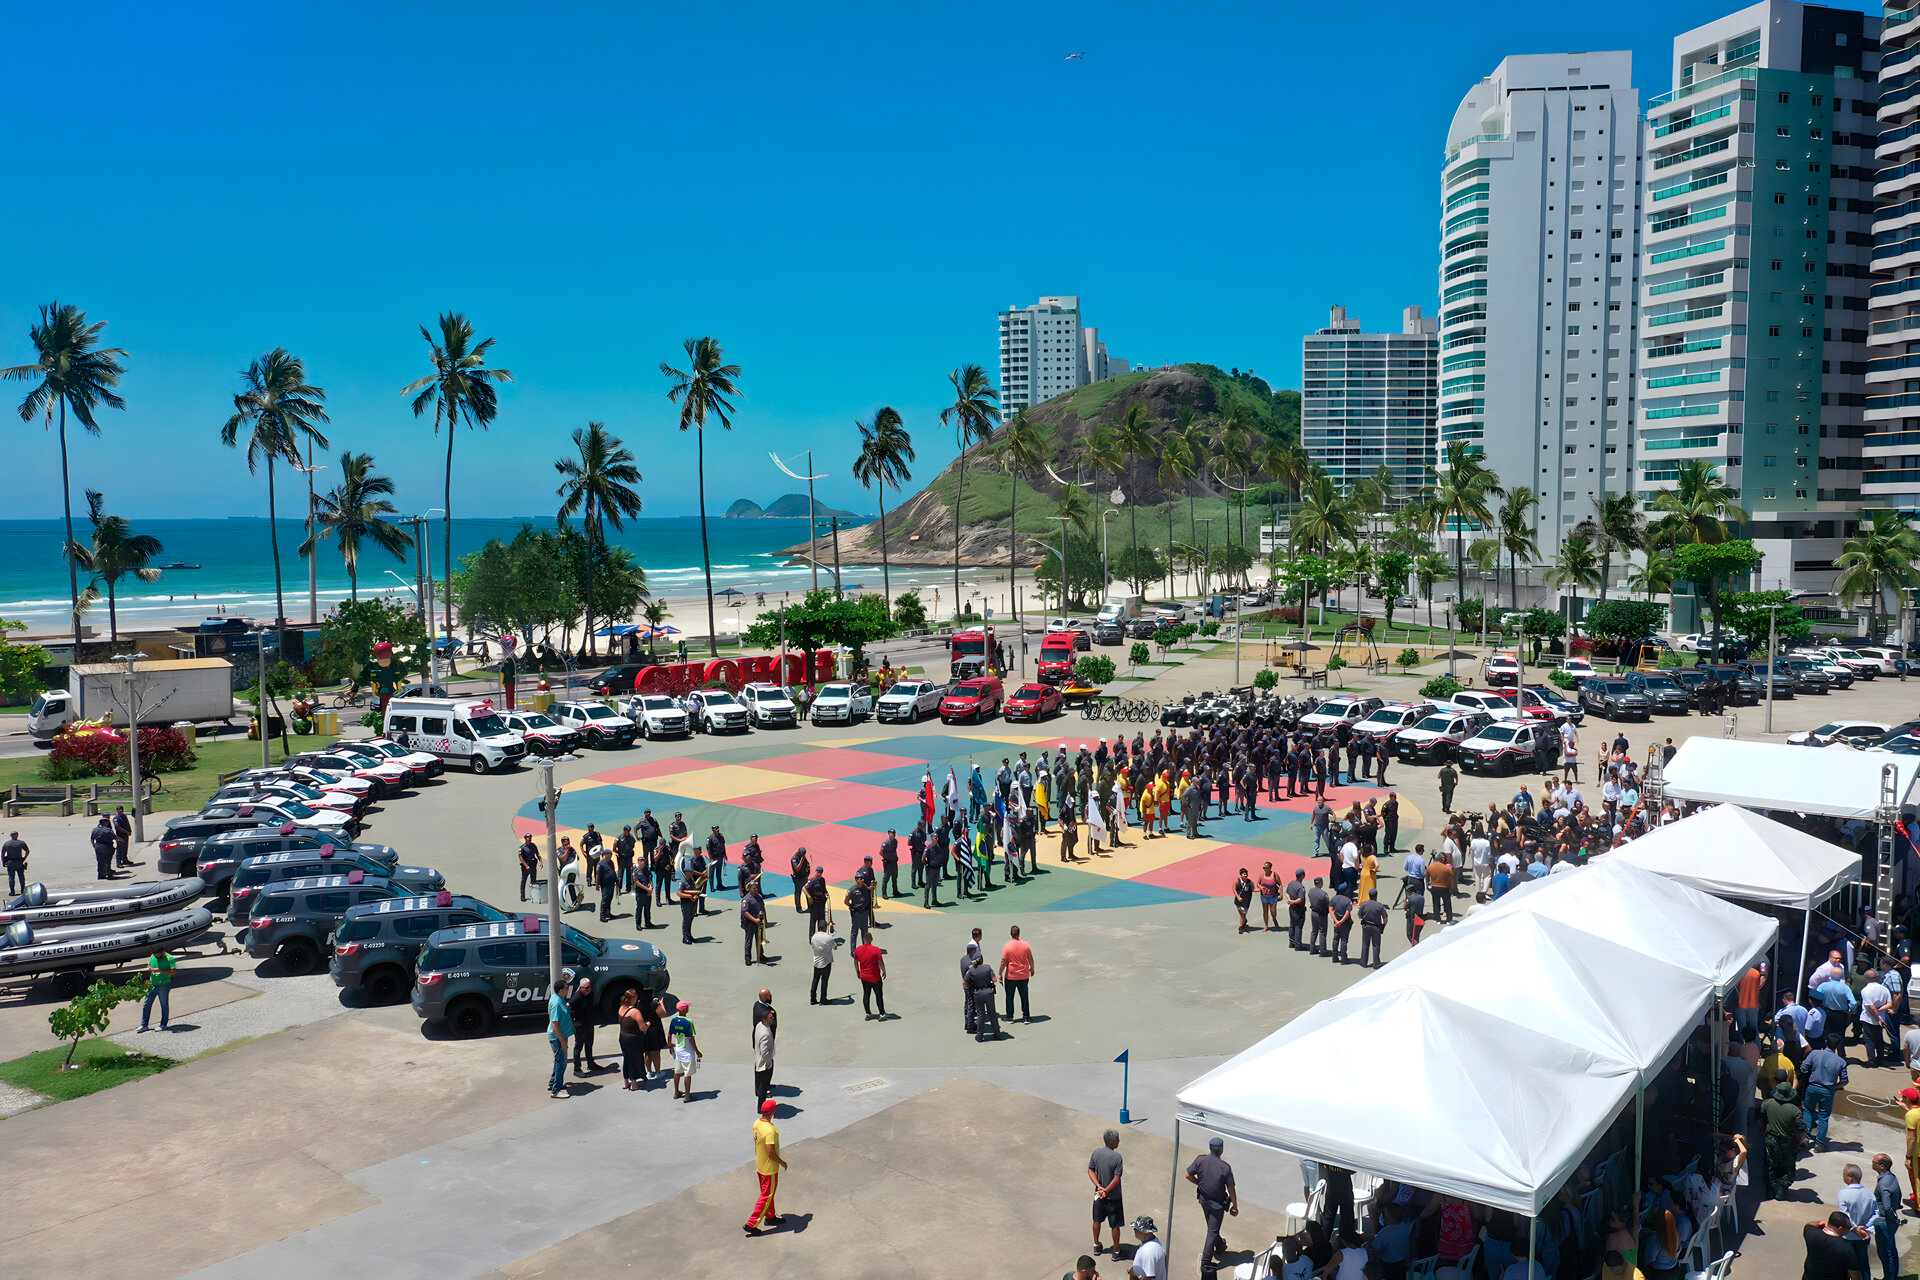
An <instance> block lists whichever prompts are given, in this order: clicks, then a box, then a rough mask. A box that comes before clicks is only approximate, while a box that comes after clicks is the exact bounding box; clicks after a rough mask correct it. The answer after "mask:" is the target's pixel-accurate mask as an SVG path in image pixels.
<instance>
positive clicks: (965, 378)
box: [940, 364, 1019, 618]
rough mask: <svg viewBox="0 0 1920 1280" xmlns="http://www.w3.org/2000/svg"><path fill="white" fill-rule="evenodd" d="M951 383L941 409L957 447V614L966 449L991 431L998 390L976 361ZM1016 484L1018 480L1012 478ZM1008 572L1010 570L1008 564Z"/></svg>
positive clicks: (997, 412)
mask: <svg viewBox="0 0 1920 1280" xmlns="http://www.w3.org/2000/svg"><path fill="white" fill-rule="evenodd" d="M947 381H948V382H950V383H952V384H953V403H952V404H950V405H948V406H947V407H946V408H944V409H942V410H941V411H940V422H941V425H943V426H948V427H952V428H953V439H954V443H956V444H957V445H959V446H960V482H959V485H958V487H957V488H955V489H954V492H953V616H954V617H955V618H958V617H959V616H960V503H961V502H962V501H963V500H964V499H965V498H966V496H967V450H969V449H971V448H973V446H974V445H976V444H979V443H980V442H981V441H982V440H985V439H986V438H987V437H988V436H990V435H992V434H993V428H994V426H995V425H996V424H997V423H998V422H999V421H1000V408H999V406H998V404H997V403H996V402H997V401H998V400H999V399H1000V393H999V392H998V391H995V390H994V389H993V388H992V387H991V386H989V385H988V384H987V371H986V370H985V369H982V368H981V367H980V366H979V365H977V364H969V365H962V366H961V367H960V368H958V369H955V370H954V371H953V372H952V373H949V374H948V375H947ZM1015 483H1016V484H1018V483H1019V482H1018V481H1015ZM1007 572H1008V573H1009V574H1012V573H1013V569H1012V568H1011V567H1009V568H1008V570H1007Z"/></svg>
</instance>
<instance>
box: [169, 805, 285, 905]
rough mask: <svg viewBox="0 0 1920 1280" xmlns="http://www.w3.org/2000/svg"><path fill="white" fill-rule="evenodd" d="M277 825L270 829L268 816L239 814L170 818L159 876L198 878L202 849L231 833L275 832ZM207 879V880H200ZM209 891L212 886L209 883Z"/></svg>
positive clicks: (189, 815) (199, 814)
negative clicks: (213, 840)
mask: <svg viewBox="0 0 1920 1280" xmlns="http://www.w3.org/2000/svg"><path fill="white" fill-rule="evenodd" d="M277 829H278V824H274V825H272V826H269V825H268V822H267V818H266V815H265V814H253V813H250V814H248V815H247V816H246V817H244V818H243V817H240V816H239V815H238V814H232V813H229V814H220V815H217V816H216V815H213V814H206V813H190V814H188V815H187V816H186V817H184V818H170V819H168V820H167V829H166V830H165V831H164V832H162V833H161V836H160V862H159V868H160V874H161V875H163V876H190V875H196V874H198V873H197V872H196V871H195V870H194V864H195V862H196V861H197V860H198V859H199V857H200V850H201V848H202V847H203V846H204V845H205V844H206V843H207V841H209V840H211V839H212V838H213V837H215V836H217V835H221V834H223V833H225V832H228V831H273V830H277ZM201 878H202V879H205V877H204V876H203V877H201ZM207 888H209V889H212V888H213V884H212V882H211V881H209V882H208V884H207Z"/></svg>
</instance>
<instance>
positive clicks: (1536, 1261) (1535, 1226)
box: [1527, 1218, 1540, 1280]
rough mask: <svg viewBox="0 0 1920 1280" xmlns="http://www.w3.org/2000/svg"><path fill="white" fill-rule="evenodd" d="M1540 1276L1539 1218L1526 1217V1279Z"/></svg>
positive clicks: (1537, 1279) (1536, 1279)
mask: <svg viewBox="0 0 1920 1280" xmlns="http://www.w3.org/2000/svg"><path fill="white" fill-rule="evenodd" d="M1539 1277H1540V1219H1538V1218H1529V1219H1527V1280H1539Z"/></svg>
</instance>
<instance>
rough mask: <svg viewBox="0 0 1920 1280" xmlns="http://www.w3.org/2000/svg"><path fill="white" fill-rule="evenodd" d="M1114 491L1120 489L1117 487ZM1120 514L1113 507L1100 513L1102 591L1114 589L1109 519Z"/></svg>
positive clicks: (1116, 491)
mask: <svg viewBox="0 0 1920 1280" xmlns="http://www.w3.org/2000/svg"><path fill="white" fill-rule="evenodd" d="M1114 492H1115V493H1118V492H1120V491H1119V490H1118V489H1115V490H1114ZM1119 514H1120V513H1119V512H1118V511H1115V510H1114V509H1113V508H1112V507H1108V508H1107V509H1106V510H1105V511H1102V512H1101V513H1100V589H1101V590H1102V591H1112V590H1113V569H1112V568H1111V567H1109V563H1108V559H1107V528H1108V526H1107V521H1109V520H1111V519H1113V518H1114V517H1115V516H1117V515H1119Z"/></svg>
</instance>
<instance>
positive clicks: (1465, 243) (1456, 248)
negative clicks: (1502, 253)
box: [1441, 236, 1487, 258]
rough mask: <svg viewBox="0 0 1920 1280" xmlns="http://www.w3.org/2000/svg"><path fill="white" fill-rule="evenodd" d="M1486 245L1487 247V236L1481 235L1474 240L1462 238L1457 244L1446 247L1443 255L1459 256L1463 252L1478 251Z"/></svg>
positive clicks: (1449, 256)
mask: <svg viewBox="0 0 1920 1280" xmlns="http://www.w3.org/2000/svg"><path fill="white" fill-rule="evenodd" d="M1486 247H1487V238H1486V237H1485V236H1479V237H1477V238H1475V239H1472V240H1462V241H1459V242H1458V243H1456V244H1450V245H1448V246H1447V248H1446V252H1445V253H1443V254H1442V255H1441V257H1442V258H1457V257H1459V256H1460V255H1461V254H1463V253H1477V252H1479V251H1480V250H1482V249H1484V248H1486Z"/></svg>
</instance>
